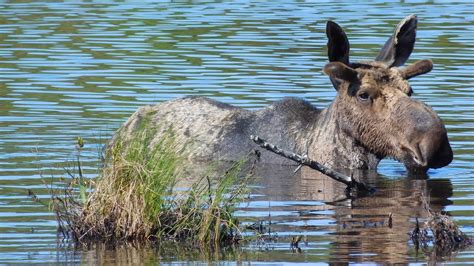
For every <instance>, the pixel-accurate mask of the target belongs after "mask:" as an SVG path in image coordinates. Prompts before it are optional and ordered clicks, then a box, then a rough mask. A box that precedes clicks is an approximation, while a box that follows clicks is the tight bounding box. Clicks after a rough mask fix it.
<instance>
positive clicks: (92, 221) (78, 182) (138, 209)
mask: <svg viewBox="0 0 474 266" xmlns="http://www.w3.org/2000/svg"><path fill="white" fill-rule="evenodd" d="M143 124H144V125H146V124H147V123H142V125H143ZM136 132H138V133H136V134H135V135H133V137H132V138H131V139H128V140H118V141H114V144H113V146H111V147H109V148H108V153H107V154H106V156H105V163H104V166H103V168H102V169H101V171H100V175H99V176H98V177H97V179H96V180H93V182H87V179H85V178H84V177H83V176H82V170H81V167H80V159H79V156H80V150H81V149H82V146H83V145H84V143H83V141H82V139H78V145H77V147H76V148H77V149H78V151H79V152H78V160H77V164H78V168H77V169H78V171H77V172H78V173H77V174H72V173H71V172H69V176H70V177H71V179H70V181H69V182H67V186H66V188H65V189H64V193H61V195H59V194H58V195H55V196H53V205H52V206H53V209H54V211H55V212H56V214H57V220H58V224H59V228H60V231H62V232H63V233H64V235H65V236H66V237H71V238H73V239H74V240H75V241H77V242H79V243H88V242H91V241H100V242H106V243H119V242H124V241H134V242H138V243H144V242H148V241H163V240H173V241H183V242H186V243H192V244H194V245H200V246H222V245H225V244H231V243H236V242H238V241H239V240H240V237H241V234H240V226H239V222H238V219H236V218H235V217H234V211H235V208H236V206H237V205H238V204H239V203H241V202H243V201H244V200H245V197H246V196H247V194H248V192H249V190H248V183H249V180H250V178H251V174H250V173H251V172H252V170H251V169H250V168H249V167H248V164H247V162H248V160H247V158H245V159H242V160H241V161H239V162H236V163H235V164H233V165H232V166H230V168H228V169H227V170H226V171H225V172H224V173H222V174H218V175H217V176H212V175H215V173H217V172H219V171H217V170H215V169H217V168H216V167H214V168H210V169H214V170H210V171H209V173H208V175H204V176H202V177H200V178H196V179H195V180H194V181H193V182H192V184H191V185H190V186H189V187H188V188H187V189H186V190H183V189H182V188H178V187H177V183H178V181H179V180H180V178H182V175H183V172H182V170H183V169H182V168H181V166H182V165H184V164H185V163H186V162H185V161H184V160H183V158H181V157H180V151H177V150H175V147H176V145H175V138H174V137H173V133H172V131H168V132H167V133H166V134H165V135H164V137H163V138H161V141H160V142H159V143H157V144H154V145H153V147H155V148H154V149H153V150H150V148H149V147H150V145H149V144H150V141H151V139H152V137H153V136H154V134H155V133H156V132H154V131H152V130H147V129H146V128H140V129H139V130H137V131H136ZM81 143H82V144H81ZM244 169H246V170H244ZM244 172H246V173H247V174H245V173H244ZM211 174H212V175H211Z"/></svg>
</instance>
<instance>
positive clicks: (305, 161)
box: [250, 135, 374, 193]
mask: <svg viewBox="0 0 474 266" xmlns="http://www.w3.org/2000/svg"><path fill="white" fill-rule="evenodd" d="M250 139H252V140H253V141H254V142H255V143H256V144H257V145H259V146H260V147H262V148H264V149H267V150H269V151H271V152H273V153H276V154H278V155H280V156H283V157H285V158H288V159H290V160H292V161H295V162H297V163H299V164H300V165H306V166H309V167H310V168H312V169H314V170H316V171H319V172H321V173H323V174H325V175H327V176H329V177H330V178H332V179H334V180H335V181H338V182H341V183H344V184H345V185H346V186H347V191H348V192H349V193H351V191H352V190H356V191H359V192H364V191H365V192H373V191H374V189H373V188H371V187H369V186H367V185H366V184H364V183H362V182H360V181H357V180H355V179H354V178H353V177H352V176H347V175H344V174H342V173H339V172H337V171H334V170H332V169H331V168H328V167H326V166H324V165H322V164H320V163H318V162H316V161H313V160H311V159H310V158H308V156H303V155H299V154H296V153H293V152H289V151H285V150H283V149H280V148H278V147H277V146H276V145H273V144H271V143H268V142H266V140H264V139H262V138H260V137H259V136H253V135H251V136H250ZM298 167H299V166H298ZM297 169H299V168H297Z"/></svg>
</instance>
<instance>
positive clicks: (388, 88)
mask: <svg viewBox="0 0 474 266" xmlns="http://www.w3.org/2000/svg"><path fill="white" fill-rule="evenodd" d="M416 27H417V18H416V16H415V15H411V16H408V17H406V18H405V19H403V20H402V21H401V22H400V23H399V24H398V26H397V27H396V28H395V32H394V33H393V35H392V36H391V37H390V38H389V39H388V41H387V42H386V43H385V45H384V46H383V48H382V50H381V51H380V53H379V54H378V55H377V57H376V58H375V60H374V61H367V62H358V63H353V62H351V61H350V60H349V41H348V39H347V36H346V34H345V32H344V31H343V29H342V28H341V27H340V26H339V25H337V24H336V23H334V22H332V21H329V22H328V23H327V27H326V34H327V36H328V39H329V41H328V57H329V61H330V63H328V64H327V65H326V66H325V67H324V72H325V73H326V74H327V75H328V76H329V77H330V79H331V82H332V84H333V85H334V87H335V89H336V90H337V96H336V99H335V100H334V103H333V106H334V108H336V109H337V113H338V124H339V126H340V127H341V129H342V130H343V131H344V132H345V133H346V134H348V135H350V136H351V137H352V138H353V139H355V141H357V142H359V144H360V145H362V146H364V147H365V148H366V149H368V150H369V151H370V152H371V153H373V154H375V155H376V156H377V157H378V158H384V157H391V158H394V159H396V160H398V161H400V162H402V163H404V164H405V166H406V167H407V169H409V170H415V171H426V170H427V169H428V168H439V167H443V166H446V165H448V164H449V163H450V162H451V161H452V159H453V152H452V150H451V146H450V144H449V141H448V136H447V133H446V129H445V127H444V125H443V122H442V121H441V119H440V118H439V117H438V115H437V114H436V113H435V112H434V111H433V109H431V108H430V107H429V106H428V105H426V104H424V103H422V102H420V101H417V100H415V99H413V98H412V97H411V96H412V93H413V90H412V87H411V86H410V85H409V83H408V80H409V79H411V78H413V77H415V76H418V75H421V74H425V73H427V72H429V71H431V69H432V68H433V63H432V62H431V61H430V60H421V61H417V62H415V63H413V64H411V65H408V66H406V67H401V66H402V65H403V64H404V63H405V62H406V61H407V60H408V58H409V56H410V54H411V53H412V51H413V47H414V45H415V37H416Z"/></svg>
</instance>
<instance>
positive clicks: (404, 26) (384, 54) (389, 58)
mask: <svg viewBox="0 0 474 266" xmlns="http://www.w3.org/2000/svg"><path fill="white" fill-rule="evenodd" d="M416 24H417V19H416V16H415V15H410V16H408V17H406V18H404V19H403V20H402V21H401V22H400V23H399V24H398V26H397V27H396V28H395V32H394V33H393V35H392V37H390V38H389V39H388V40H387V42H386V43H385V45H384V46H383V48H382V50H381V51H380V53H379V55H378V56H377V57H376V58H375V61H381V62H384V63H385V64H386V65H388V66H389V67H394V66H395V67H396V66H401V65H403V64H404V63H405V62H406V61H407V60H408V57H410V54H411V52H412V51H413V47H414V46H415V39H416Z"/></svg>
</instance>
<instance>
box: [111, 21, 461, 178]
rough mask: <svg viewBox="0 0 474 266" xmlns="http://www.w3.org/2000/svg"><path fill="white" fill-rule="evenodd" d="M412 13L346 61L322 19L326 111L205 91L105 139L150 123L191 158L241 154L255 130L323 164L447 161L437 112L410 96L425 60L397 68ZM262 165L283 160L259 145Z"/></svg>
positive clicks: (404, 55)
mask: <svg viewBox="0 0 474 266" xmlns="http://www.w3.org/2000/svg"><path fill="white" fill-rule="evenodd" d="M416 27H417V18H416V16H414V15H411V16H408V17H406V18H405V19H403V20H402V21H401V22H400V23H399V24H398V26H397V27H396V29H395V32H394V33H393V35H392V36H391V37H390V38H389V39H388V41H387V42H386V43H385V45H384V46H383V48H382V50H381V51H380V53H379V54H378V56H377V57H376V59H375V60H374V61H367V62H359V63H353V62H351V61H350V60H349V41H348V39H347V37H346V34H345V32H344V31H343V29H342V28H341V27H340V26H339V25H337V24H336V23H334V22H332V21H328V22H327V27H326V34H327V37H328V39H329V40H328V57H329V61H330V62H329V63H328V64H327V65H326V66H325V67H324V73H326V74H327V75H328V76H329V78H330V80H331V82H332V84H333V86H334V87H335V89H336V90H337V96H336V97H335V99H334V101H333V102H332V103H331V104H330V106H329V107H328V108H326V109H318V108H316V107H314V106H313V105H311V104H310V103H309V102H307V101H305V100H302V99H298V98H285V99H283V100H281V101H278V102H275V103H273V104H272V105H270V106H268V107H266V108H264V109H262V110H257V111H250V110H245V109H242V108H238V107H235V106H232V105H229V104H225V103H221V102H217V101H214V100H211V99H208V98H205V97H186V98H181V99H177V100H172V101H169V102H163V103H160V104H157V105H154V106H145V107H141V108H140V109H139V110H138V111H137V112H136V113H135V114H133V115H132V116H131V117H130V118H129V120H128V121H127V122H126V123H125V124H124V125H123V126H122V128H121V129H120V130H119V131H118V132H117V133H116V134H115V136H114V137H113V139H112V142H111V143H115V142H116V141H118V140H119V139H120V140H121V141H122V140H124V139H126V138H128V137H129V136H131V134H133V132H134V131H136V130H139V128H141V126H140V125H142V124H143V121H147V124H146V125H145V127H154V128H155V130H156V131H157V132H156V134H155V135H154V136H153V138H152V139H151V140H150V148H153V145H156V144H157V143H159V142H160V139H161V138H162V137H163V134H165V132H168V129H169V128H171V129H172V132H173V134H174V137H175V141H176V143H178V144H179V145H177V146H176V148H179V146H180V145H183V147H184V152H183V154H185V156H186V157H187V158H188V159H190V160H195V161H204V160H225V161H229V160H230V161H233V160H238V159H240V158H242V156H245V155H246V154H247V153H248V152H249V151H251V150H253V149H256V148H257V146H256V145H255V144H254V143H253V142H252V140H251V139H250V138H249V136H250V135H258V136H260V137H262V138H264V139H266V140H267V141H269V142H271V143H273V144H276V145H277V146H278V147H280V148H283V149H287V150H289V151H293V152H296V153H300V154H306V155H307V156H308V157H309V158H311V159H313V160H316V161H318V162H320V163H322V164H324V165H326V166H329V167H334V168H342V169H344V168H345V169H376V167H377V165H378V163H379V161H380V160H381V159H383V158H385V157H391V158H394V159H396V160H398V161H400V162H402V163H403V164H404V165H405V166H406V167H407V169H409V170H416V171H426V170H427V169H428V168H439V167H443V166H446V165H448V164H449V163H450V162H451V161H452V158H453V153H452V150H451V147H450V144H449V141H448V137H447V132H446V129H445V127H444V125H443V122H442V121H441V119H440V118H439V117H438V115H437V114H436V113H435V112H434V111H433V110H432V109H431V108H430V107H429V106H427V105H426V104H424V103H422V102H420V101H417V100H415V99H413V98H411V94H412V88H411V87H410V85H409V84H408V80H409V79H410V78H412V77H415V76H417V75H420V74H424V73H427V72H429V71H430V70H431V69H432V67H433V65H432V62H431V61H430V60H421V61H418V62H415V63H413V64H411V65H408V66H406V67H403V68H402V67H400V66H401V65H403V64H404V63H405V61H407V59H408V57H409V56H410V54H411V52H412V50H413V47H414V44H415V36H416ZM261 160H263V161H264V162H265V163H278V164H290V163H292V162H291V161H290V160H288V159H285V158H278V156H276V155H273V154H272V153H270V152H267V151H262V155H261Z"/></svg>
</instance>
